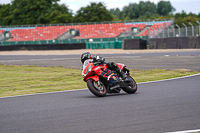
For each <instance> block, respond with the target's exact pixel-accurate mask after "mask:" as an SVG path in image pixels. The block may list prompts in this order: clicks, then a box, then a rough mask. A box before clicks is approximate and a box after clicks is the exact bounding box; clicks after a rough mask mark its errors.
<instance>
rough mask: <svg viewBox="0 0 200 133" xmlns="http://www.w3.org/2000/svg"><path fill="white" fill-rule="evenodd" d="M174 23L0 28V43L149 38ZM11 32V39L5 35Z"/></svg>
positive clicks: (153, 22)
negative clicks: (156, 31)
mask: <svg viewBox="0 0 200 133" xmlns="http://www.w3.org/2000/svg"><path fill="white" fill-rule="evenodd" d="M171 23H172V21H171V20H170V21H152V22H126V23H100V24H95V23H93V24H84V25H81V24H79V25H77V24H76V25H72V24H71V25H57V26H51V25H50V26H49V25H48V26H45V25H43V26H30V27H28V26H26V27H13V28H0V41H1V42H2V41H6V42H18V41H44V40H46V41H47V40H67V39H68V40H69V39H90V38H93V39H95V38H117V37H130V36H132V37H133V36H140V37H141V36H149V32H148V30H150V34H152V32H151V31H155V30H157V29H160V28H166V27H168V26H169V25H171ZM5 32H9V33H10V36H9V37H4V36H3V34H4V33H5Z"/></svg>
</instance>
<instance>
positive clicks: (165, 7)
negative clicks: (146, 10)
mask: <svg viewBox="0 0 200 133" xmlns="http://www.w3.org/2000/svg"><path fill="white" fill-rule="evenodd" d="M174 11H176V9H175V8H174V7H173V6H172V5H171V3H170V1H163V0H162V1H160V2H158V4H157V12H158V13H159V14H160V15H161V16H167V15H169V14H170V13H171V12H174Z"/></svg>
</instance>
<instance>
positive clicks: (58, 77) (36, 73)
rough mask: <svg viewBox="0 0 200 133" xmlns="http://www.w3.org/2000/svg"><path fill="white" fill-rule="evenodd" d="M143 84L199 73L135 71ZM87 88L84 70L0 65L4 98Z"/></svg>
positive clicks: (137, 78) (0, 79) (135, 76)
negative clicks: (82, 74) (83, 74)
mask: <svg viewBox="0 0 200 133" xmlns="http://www.w3.org/2000/svg"><path fill="white" fill-rule="evenodd" d="M130 73H131V76H132V77H133V78H134V79H135V80H136V82H137V83H139V82H146V81H155V80H161V79H169V78H175V77H181V76H186V75H192V74H197V73H199V72H196V71H188V70H162V69H153V70H131V72H130ZM82 88H87V86H86V83H85V82H84V81H83V78H82V76H81V70H79V69H69V68H63V67H62V66H59V67H40V66H16V65H0V97H5V96H14V95H25V94H34V93H43V92H54V91H63V90H72V89H82Z"/></svg>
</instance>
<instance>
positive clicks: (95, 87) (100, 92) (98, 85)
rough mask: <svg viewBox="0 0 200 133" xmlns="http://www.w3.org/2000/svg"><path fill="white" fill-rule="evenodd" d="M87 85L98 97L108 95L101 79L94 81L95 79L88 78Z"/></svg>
mask: <svg viewBox="0 0 200 133" xmlns="http://www.w3.org/2000/svg"><path fill="white" fill-rule="evenodd" d="M87 86H88V89H89V90H90V92H92V93H93V94H94V95H95V96H97V97H104V96H106V93H107V90H106V87H105V86H104V84H103V83H102V82H101V81H100V80H98V81H94V80H93V79H88V80H87Z"/></svg>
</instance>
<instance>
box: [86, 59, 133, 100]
mask: <svg viewBox="0 0 200 133" xmlns="http://www.w3.org/2000/svg"><path fill="white" fill-rule="evenodd" d="M116 65H117V66H118V67H119V68H120V69H121V70H122V71H124V72H125V73H126V75H127V78H126V80H123V79H122V78H121V77H120V76H119V75H118V74H117V73H116V72H115V71H114V70H110V69H108V66H107V64H106V63H101V62H95V63H93V62H91V61H89V60H88V61H87V62H86V63H84V65H83V71H82V76H83V78H84V79H83V80H84V81H85V82H86V83H87V86H88V89H89V90H90V92H91V93H93V94H94V95H95V96H97V97H104V96H106V94H107V93H118V94H119V93H120V91H121V90H123V91H124V92H126V93H128V94H133V93H135V92H136V91H137V84H136V82H135V80H134V79H133V78H132V77H131V76H130V71H129V70H128V69H127V68H126V66H125V65H124V64H121V63H116ZM99 68H100V69H101V70H103V71H105V70H106V69H107V70H108V71H107V73H106V77H107V81H105V79H104V80H103V79H101V78H100V77H99V76H98V75H97V74H96V70H97V69H99Z"/></svg>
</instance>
